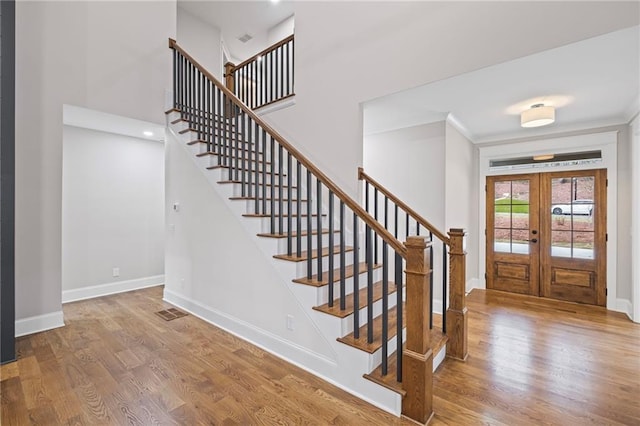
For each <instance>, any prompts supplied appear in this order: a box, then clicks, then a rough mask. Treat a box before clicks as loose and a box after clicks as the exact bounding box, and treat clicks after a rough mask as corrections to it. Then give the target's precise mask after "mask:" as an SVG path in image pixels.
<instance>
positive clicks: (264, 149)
mask: <svg viewBox="0 0 640 426" xmlns="http://www.w3.org/2000/svg"><path fill="white" fill-rule="evenodd" d="M269 183H270V184H271V185H273V181H271V182H269ZM260 213H262V214H267V131H266V130H264V129H262V211H261V212H260ZM271 223H273V221H271Z"/></svg>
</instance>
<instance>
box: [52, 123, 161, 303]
mask: <svg viewBox="0 0 640 426" xmlns="http://www.w3.org/2000/svg"><path fill="white" fill-rule="evenodd" d="M113 268H119V276H118V277H114V276H113ZM163 273H164V146H163V144H162V143H160V142H156V141H150V140H145V139H138V138H132V137H128V136H122V135H116V134H113V133H105V132H99V131H96V130H89V129H84V128H79V127H72V126H66V125H65V126H64V129H63V166H62V291H63V295H64V294H65V292H66V293H67V294H75V295H78V294H80V293H81V292H80V291H77V290H79V289H85V291H87V289H86V288H87V287H94V286H98V285H101V286H103V287H102V288H103V289H105V288H106V287H107V286H106V285H107V284H113V283H116V282H122V281H132V280H136V281H137V282H142V281H144V280H141V279H144V278H149V277H155V276H158V275H162V274H163ZM114 287H115V286H113V285H112V286H108V288H109V289H113V288H114ZM70 290H76V291H70ZM98 294H99V293H98ZM63 298H64V296H63Z"/></svg>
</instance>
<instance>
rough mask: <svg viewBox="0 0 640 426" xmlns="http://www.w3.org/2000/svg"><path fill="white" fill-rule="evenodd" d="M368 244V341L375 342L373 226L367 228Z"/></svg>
mask: <svg viewBox="0 0 640 426" xmlns="http://www.w3.org/2000/svg"><path fill="white" fill-rule="evenodd" d="M365 232H366V235H365V238H366V241H367V243H366V246H367V342H369V343H373V245H372V244H371V228H370V227H369V225H367V226H366V228H365Z"/></svg>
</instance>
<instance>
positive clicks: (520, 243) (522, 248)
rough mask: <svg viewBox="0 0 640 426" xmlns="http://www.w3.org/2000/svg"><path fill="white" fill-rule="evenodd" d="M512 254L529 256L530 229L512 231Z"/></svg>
mask: <svg viewBox="0 0 640 426" xmlns="http://www.w3.org/2000/svg"><path fill="white" fill-rule="evenodd" d="M511 252H512V253H520V254H529V230H528V229H514V230H513V231H511Z"/></svg>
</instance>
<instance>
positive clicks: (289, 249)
mask: <svg viewBox="0 0 640 426" xmlns="http://www.w3.org/2000/svg"><path fill="white" fill-rule="evenodd" d="M291 170H292V169H291V153H290V152H288V151H287V256H291V253H293V246H292V241H291V234H293V230H292V229H291V225H292V224H293V216H292V215H293V211H292V210H293V209H292V207H293V203H292V198H293V191H292V190H291V179H292V177H291Z"/></svg>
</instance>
